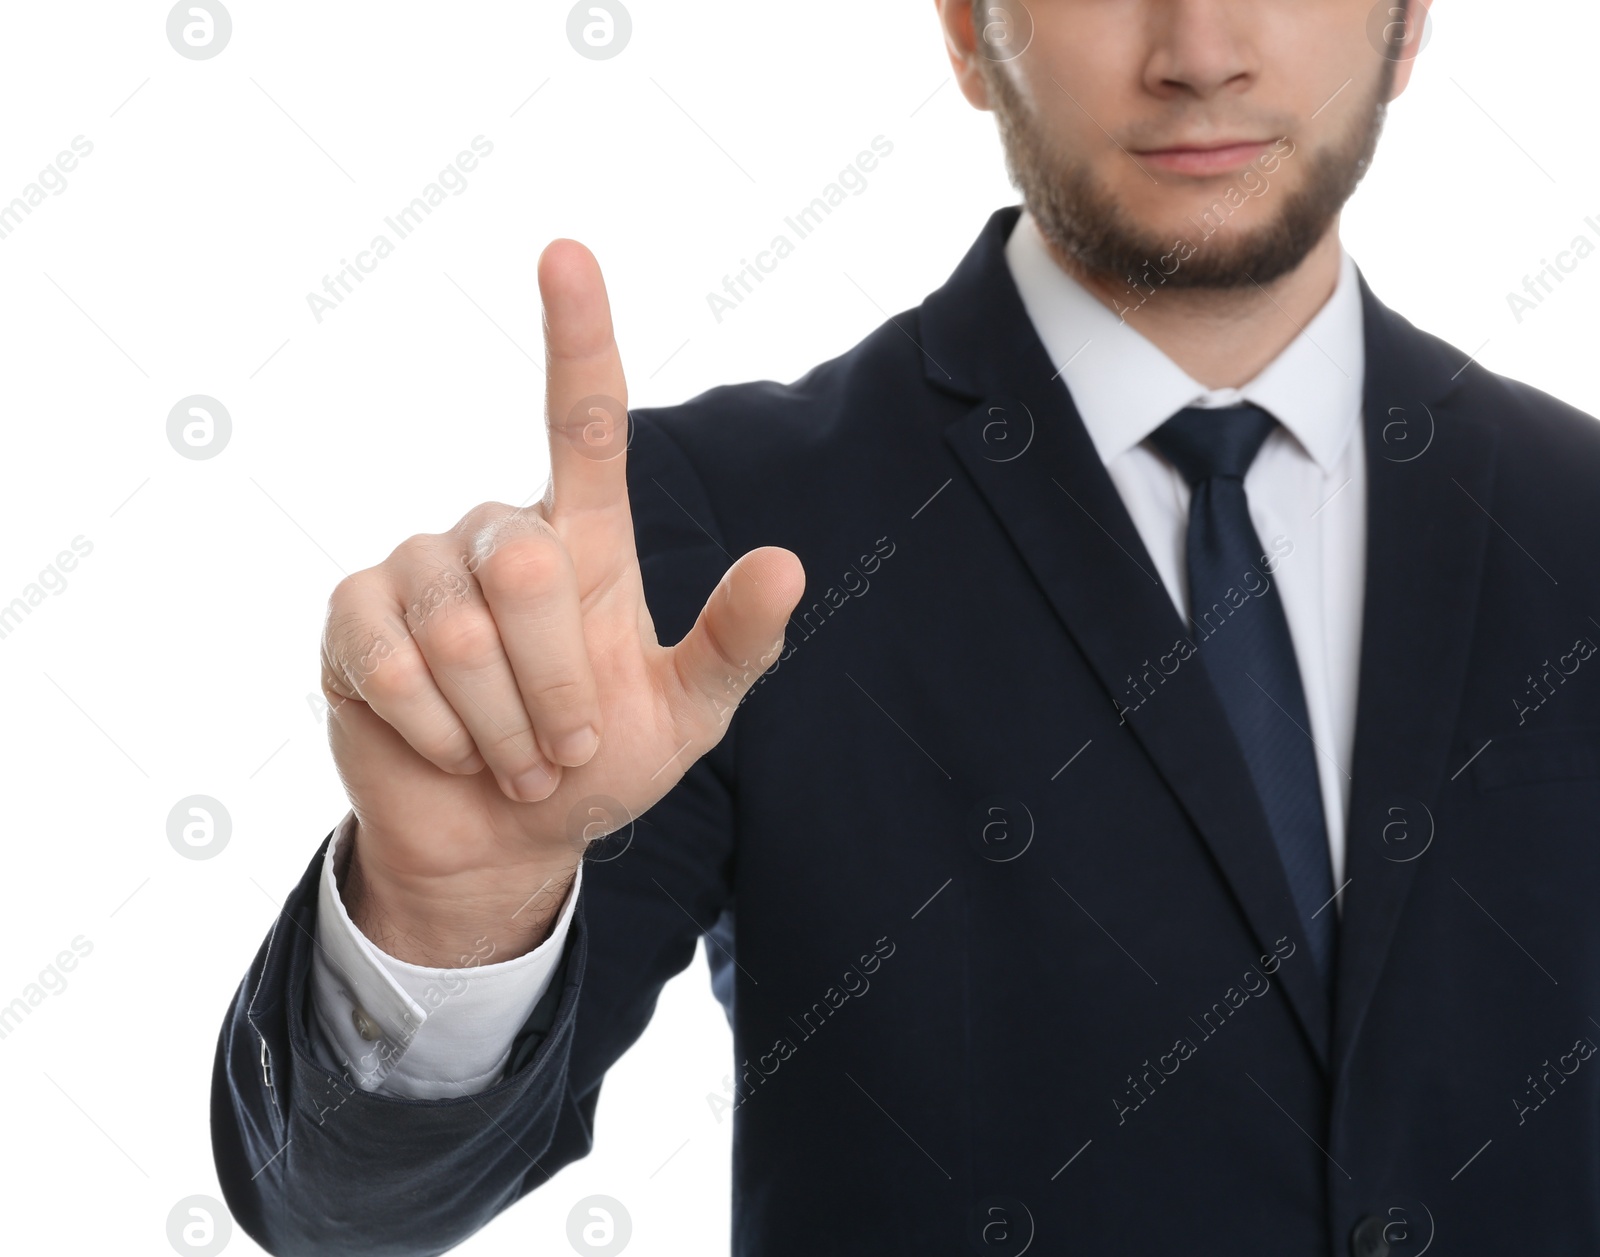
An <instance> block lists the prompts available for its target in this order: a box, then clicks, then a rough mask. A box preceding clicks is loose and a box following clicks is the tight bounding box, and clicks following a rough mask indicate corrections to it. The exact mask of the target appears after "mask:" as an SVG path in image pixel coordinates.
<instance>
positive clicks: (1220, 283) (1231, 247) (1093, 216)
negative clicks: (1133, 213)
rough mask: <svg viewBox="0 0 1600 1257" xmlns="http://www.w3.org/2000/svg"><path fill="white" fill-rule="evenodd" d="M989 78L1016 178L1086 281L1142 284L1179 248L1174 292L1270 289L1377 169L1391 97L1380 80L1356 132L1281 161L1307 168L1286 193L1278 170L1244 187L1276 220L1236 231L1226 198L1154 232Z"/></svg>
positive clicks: (993, 71)
mask: <svg viewBox="0 0 1600 1257" xmlns="http://www.w3.org/2000/svg"><path fill="white" fill-rule="evenodd" d="M985 78H986V79H988V81H989V87H990V92H989V99H990V102H991V104H992V105H993V107H994V112H995V117H996V120H997V121H998V123H999V127H1000V138H1001V141H1002V143H1003V145H1004V147H1005V154H1006V169H1007V171H1008V173H1009V174H1010V176H1011V182H1012V183H1013V184H1014V185H1015V186H1016V188H1017V190H1018V191H1020V192H1021V193H1022V197H1023V203H1024V204H1025V205H1026V206H1027V207H1028V211H1029V213H1031V214H1032V215H1033V217H1034V220H1035V221H1036V222H1037V223H1038V226H1039V230H1040V232H1041V234H1043V236H1044V238H1045V239H1046V240H1047V241H1048V242H1049V243H1050V244H1051V246H1052V247H1053V248H1054V249H1055V250H1056V251H1057V253H1058V254H1059V255H1060V256H1061V257H1063V258H1066V259H1068V260H1069V261H1070V262H1071V263H1072V264H1073V265H1074V266H1075V267H1077V268H1080V269H1081V270H1082V271H1083V272H1085V273H1087V274H1088V275H1090V276H1094V277H1096V278H1099V279H1101V280H1102V281H1105V282H1109V283H1117V282H1120V281H1123V280H1130V281H1137V279H1138V277H1139V276H1141V275H1143V274H1144V273H1145V272H1147V271H1149V270H1150V268H1151V267H1153V266H1156V265H1157V260H1158V259H1161V258H1164V257H1170V256H1171V255H1172V254H1173V252H1174V250H1175V249H1178V250H1181V252H1182V253H1183V254H1187V255H1188V256H1187V258H1186V260H1185V261H1184V262H1183V264H1182V265H1180V266H1179V267H1178V268H1177V269H1176V271H1173V272H1170V273H1168V272H1167V270H1166V268H1165V267H1162V268H1160V273H1161V274H1162V275H1163V283H1164V285H1165V286H1166V287H1168V288H1189V289H1208V288H1209V289H1234V288H1246V287H1250V286H1251V285H1254V284H1268V283H1271V282H1272V281H1273V280H1275V279H1278V278H1279V277H1280V276H1283V275H1286V274H1288V273H1289V272H1290V271H1292V270H1294V269H1295V268H1296V267H1298V266H1299V265H1300V263H1301V262H1303V261H1304V260H1305V258H1306V255H1307V254H1309V253H1310V252H1311V250H1312V249H1313V248H1315V247H1316V245H1317V243H1318V241H1320V240H1321V239H1322V238H1323V237H1324V236H1325V235H1326V234H1327V232H1328V230H1329V228H1330V227H1331V226H1332V225H1333V223H1334V220H1335V219H1336V218H1337V217H1338V214H1339V211H1340V210H1341V209H1342V208H1343V207H1344V204H1345V202H1346V201H1348V200H1349V199H1350V196H1351V194H1352V193H1353V192H1354V191H1355V190H1356V187H1357V185H1359V184H1360V182H1361V180H1362V178H1363V177H1364V176H1365V175H1366V173H1367V170H1368V169H1369V168H1370V167H1371V164H1372V156H1373V153H1374V152H1375V151H1376V150H1377V146H1378V136H1379V134H1380V133H1381V132H1382V130H1383V122H1384V117H1385V114H1386V112H1387V110H1386V106H1385V104H1384V102H1385V101H1386V100H1387V98H1388V91H1387V84H1386V83H1385V84H1381V85H1380V87H1381V89H1382V90H1380V92H1379V93H1378V94H1377V96H1376V99H1375V100H1373V101H1372V103H1371V105H1370V108H1368V109H1367V110H1365V111H1364V113H1363V116H1362V118H1361V121H1360V124H1359V125H1358V126H1357V127H1356V128H1355V129H1353V131H1352V133H1351V134H1350V135H1348V136H1346V137H1344V138H1343V139H1342V140H1340V141H1335V142H1334V143H1332V144H1329V145H1326V146H1324V147H1323V148H1321V149H1319V150H1317V151H1316V152H1309V153H1308V152H1305V151H1304V150H1301V151H1299V152H1295V153H1293V154H1292V155H1291V156H1288V157H1286V158H1283V159H1281V160H1282V162H1283V165H1280V166H1279V167H1278V169H1279V171H1280V172H1281V171H1283V170H1284V169H1285V168H1286V167H1287V166H1288V165H1289V164H1290V163H1303V164H1304V165H1305V166H1306V167H1307V173H1306V174H1305V175H1304V177H1303V178H1301V179H1300V181H1299V182H1298V184H1296V185H1295V186H1294V187H1292V188H1288V189H1286V190H1285V191H1282V192H1280V191H1279V190H1278V184H1279V183H1281V182H1283V180H1282V178H1281V174H1280V176H1279V177H1278V178H1277V179H1272V180H1269V179H1266V178H1265V177H1263V176H1261V175H1260V174H1257V175H1255V176H1254V180H1255V182H1256V183H1257V184H1266V185H1267V186H1266V188H1265V191H1261V190H1260V189H1259V187H1258V188H1255V189H1247V188H1245V187H1243V186H1242V185H1241V187H1240V191H1241V192H1246V191H1249V192H1251V193H1252V197H1251V199H1259V200H1270V199H1276V200H1277V202H1278V206H1277V211H1276V213H1275V214H1274V215H1273V216H1272V218H1271V220H1270V221H1269V222H1267V223H1265V224H1263V225H1261V226H1259V227H1256V228H1254V229H1253V230H1251V231H1248V232H1245V231H1241V230H1239V229H1237V228H1235V227H1231V226H1230V225H1229V224H1228V222H1227V219H1228V218H1229V217H1231V215H1232V211H1231V210H1230V209H1229V208H1228V206H1227V205H1226V202H1225V201H1224V200H1223V196H1224V195H1225V193H1224V194H1219V196H1218V198H1217V200H1218V202H1219V204H1218V205H1217V206H1215V207H1208V210H1209V213H1210V216H1209V217H1203V216H1201V215H1195V216H1192V217H1191V218H1190V219H1188V220H1186V221H1185V223H1184V224H1183V226H1182V227H1181V228H1180V229H1179V230H1178V231H1177V232H1176V233H1175V234H1174V235H1172V236H1156V235H1153V234H1151V233H1149V232H1146V231H1143V230H1141V229H1139V228H1138V227H1137V226H1135V225H1134V224H1132V223H1130V222H1129V219H1128V214H1127V213H1126V211H1125V210H1124V209H1123V207H1122V206H1121V205H1120V204H1119V203H1118V202H1117V200H1116V198H1115V197H1114V196H1113V195H1112V194H1111V193H1110V192H1109V191H1108V190H1106V189H1105V188H1104V187H1102V186H1100V185H1099V184H1097V183H1096V182H1095V181H1094V180H1093V178H1092V177H1091V176H1090V174H1089V172H1088V171H1087V170H1085V169H1084V168H1083V166H1082V165H1081V164H1077V163H1074V162H1073V161H1072V160H1070V159H1069V158H1067V157H1065V156H1063V155H1062V154H1060V153H1057V152H1055V151H1053V150H1052V148H1051V146H1050V145H1049V143H1048V142H1047V140H1046V137H1045V135H1044V134H1043V129H1042V128H1041V127H1040V126H1039V125H1038V122H1037V120H1036V119H1035V118H1033V117H1032V116H1031V114H1030V112H1029V110H1028V108H1027V105H1026V103H1025V102H1024V101H1023V100H1022V98H1021V97H1020V95H1018V93H1017V90H1016V88H1015V86H1014V85H1013V84H1012V83H1011V81H1010V80H1009V79H1008V78H1007V77H1006V74H1005V72H1004V71H1003V70H1001V69H999V68H997V67H987V72H986V74H985ZM1129 160H1132V159H1131V158H1130V159H1129ZM1219 223H1220V226H1219V225H1218V224H1219ZM1185 245H1187V246H1188V247H1184V246H1185Z"/></svg>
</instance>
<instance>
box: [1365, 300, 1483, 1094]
mask: <svg viewBox="0 0 1600 1257" xmlns="http://www.w3.org/2000/svg"><path fill="white" fill-rule="evenodd" d="M1361 293H1362V302H1363V308H1364V317H1365V323H1366V348H1367V377H1366V387H1365V406H1364V422H1365V435H1366V466H1367V545H1366V594H1365V604H1364V608H1363V610H1362V620H1363V624H1362V645H1361V679H1360V690H1359V698H1358V702H1357V711H1356V734H1355V749H1354V755H1353V757H1352V758H1353V763H1352V765H1351V777H1352V785H1351V798H1350V812H1349V818H1348V821H1347V828H1346V844H1347V845H1346V862H1345V868H1346V876H1347V878H1348V879H1349V883H1348V885H1349V889H1348V890H1346V891H1345V893H1344V916H1343V920H1342V921H1341V923H1340V938H1339V974H1338V980H1337V993H1336V1001H1335V1059H1336V1060H1337V1061H1339V1062H1340V1063H1341V1067H1342V1066H1343V1065H1344V1064H1347V1063H1348V1061H1349V1057H1350V1053H1351V1050H1352V1048H1353V1046H1354V1044H1355V1041H1356V1039H1357V1037H1358V1035H1359V1033H1360V1030H1361V1025H1362V1022H1363V1021H1364V1019H1365V1017H1366V1012H1367V1009H1368V1007H1369V1006H1370V1005H1371V1002H1372V996H1373V992H1374V990H1375V989H1376V987H1377V984H1378V980H1379V977H1380V975H1381V973H1382V970H1383V965H1384V961H1385V959H1386V958H1387V956H1388V953H1389V949H1390V945H1391V943H1392V941H1393V938H1394V932H1395V926H1396V924H1397V922H1398V920H1399V917H1400V912H1401V910H1402V908H1403V906H1404V904H1405V900H1406V896H1407V894H1408V893H1409V892H1410V889H1411V885H1412V882H1413V880H1414V879H1415V877H1416V873H1417V869H1418V868H1419V867H1420V866H1421V865H1422V864H1423V863H1425V862H1426V861H1427V858H1428V856H1427V847H1428V844H1429V843H1430V841H1431V840H1432V833H1433V814H1434V812H1435V810H1436V802H1437V799H1438V797H1439V794H1440V791H1441V790H1442V789H1443V787H1444V785H1445V784H1446V782H1447V781H1448V779H1449V777H1450V774H1451V773H1452V772H1454V771H1457V770H1458V769H1459V768H1460V765H1459V764H1452V763H1449V762H1448V759H1447V757H1448V755H1449V753H1450V751H1451V749H1452V746H1453V734H1454V731H1455V726H1456V716H1457V709H1458V707H1459V705H1460V697H1461V693H1462V690H1463V687H1464V685H1465V678H1466V672H1467V663H1468V650H1469V645H1470V629H1471V626H1472V624H1473V623H1474V621H1475V619H1476V609H1477V604H1478V597H1479V585H1480V582H1481V576H1482V568H1483V553H1484V547H1485V544H1486V542H1487V538H1488V535H1489V530H1490V528H1491V527H1492V526H1493V525H1492V523H1491V521H1490V519H1489V516H1488V514H1487V513H1486V512H1487V511H1489V510H1492V509H1493V507H1492V502H1491V491H1492V479H1493V472H1494V450H1495V440H1496V436H1495V431H1494V429H1493V428H1492V427H1491V426H1490V425H1489V423H1488V422H1487V421H1486V420H1484V419H1483V418H1481V417H1479V416H1476V415H1473V414H1470V413H1467V412H1466V410H1465V407H1464V406H1462V405H1461V404H1459V403H1457V404H1456V405H1454V406H1452V404H1451V400H1450V399H1451V394H1452V393H1453V391H1454V380H1455V376H1452V375H1451V372H1452V371H1455V373H1456V375H1459V374H1460V373H1461V372H1460V368H1461V355H1460V354H1459V353H1458V352H1456V351H1454V350H1452V349H1450V348H1449V347H1448V346H1446V345H1445V344H1443V342H1440V341H1437V340H1435V339H1434V338H1433V337H1430V336H1426V335H1424V334H1423V333H1421V332H1419V331H1417V329H1416V328H1414V327H1412V326H1411V324H1410V323H1408V322H1406V320H1404V319H1403V318H1401V317H1400V316H1399V315H1397V314H1395V313H1394V312H1393V311H1391V310H1389V309H1388V308H1387V307H1385V306H1383V305H1382V304H1380V303H1379V302H1378V301H1377V299H1376V298H1375V297H1373V295H1372V292H1371V290H1370V289H1369V288H1368V287H1367V285H1366V281H1365V280H1363V281H1362V284H1361Z"/></svg>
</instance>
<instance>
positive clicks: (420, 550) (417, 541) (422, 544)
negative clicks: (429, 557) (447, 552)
mask: <svg viewBox="0 0 1600 1257" xmlns="http://www.w3.org/2000/svg"><path fill="white" fill-rule="evenodd" d="M438 544H439V537H438V535H437V534H435V533H431V532H414V533H412V534H411V535H410V536H409V537H407V538H406V539H405V540H404V541H402V542H401V543H400V544H399V545H397V546H396V547H395V548H394V549H393V550H391V551H389V557H388V558H387V559H385V560H384V561H383V565H384V566H395V567H399V566H402V565H404V564H405V563H407V562H409V561H411V560H412V559H413V558H414V556H416V555H419V554H426V553H427V552H428V551H430V550H432V549H433V548H434V547H435V546H437V545H438ZM358 575H359V573H358Z"/></svg>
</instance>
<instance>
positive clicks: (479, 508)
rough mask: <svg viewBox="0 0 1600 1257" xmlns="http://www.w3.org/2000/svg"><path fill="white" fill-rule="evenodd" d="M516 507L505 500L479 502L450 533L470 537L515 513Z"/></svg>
mask: <svg viewBox="0 0 1600 1257" xmlns="http://www.w3.org/2000/svg"><path fill="white" fill-rule="evenodd" d="M516 509H517V508H516V507H514V506H508V505H507V504H506V503H504V502H479V503H478V504H477V505H476V506H474V507H473V508H472V509H471V510H470V511H468V512H467V513H466V514H465V515H463V516H462V517H461V518H460V519H458V520H457V521H456V525H455V527H454V528H452V529H451V530H450V533H451V535H452V536H454V537H457V538H461V537H470V536H472V535H473V534H474V533H478V532H481V531H482V530H483V529H484V528H486V527H492V526H494V525H495V524H497V523H499V521H500V520H502V519H504V518H505V517H506V516H507V515H512V514H515V513H516Z"/></svg>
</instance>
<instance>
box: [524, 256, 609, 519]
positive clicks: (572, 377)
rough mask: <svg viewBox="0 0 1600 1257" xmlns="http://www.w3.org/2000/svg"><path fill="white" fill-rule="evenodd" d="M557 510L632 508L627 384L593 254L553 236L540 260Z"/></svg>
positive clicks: (547, 410) (558, 512)
mask: <svg viewBox="0 0 1600 1257" xmlns="http://www.w3.org/2000/svg"><path fill="white" fill-rule="evenodd" d="M539 293H540V296H541V298H542V299H543V302H544V344H545V363H546V367H547V377H546V384H545V424H546V427H547V430H548V432H549V437H550V479H551V488H552V497H553V502H552V504H551V510H552V515H553V516H554V515H561V514H567V513H576V512H588V511H594V510H604V509H606V508H609V507H619V508H621V509H622V510H623V511H626V509H627V500H628V495H627V481H626V478H625V471H624V463H625V461H626V460H625V453H626V450H627V443H628V386H627V382H626V381H625V380H624V379H623V375H622V359H621V357H620V355H619V354H618V352H617V342H616V338H615V336H614V335H613V333H612V328H611V303H610V301H609V299H608V298H607V297H606V285H605V280H604V279H603V278H602V277H601V275H600V264H599V263H598V262H596V261H595V259H594V255H593V254H592V253H590V252H589V250H588V249H586V248H584V247H583V245H581V244H579V243H578V242H577V241H576V240H555V241H552V242H551V243H550V244H549V245H548V246H546V248H545V251H544V252H543V254H541V255H540V257H539Z"/></svg>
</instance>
